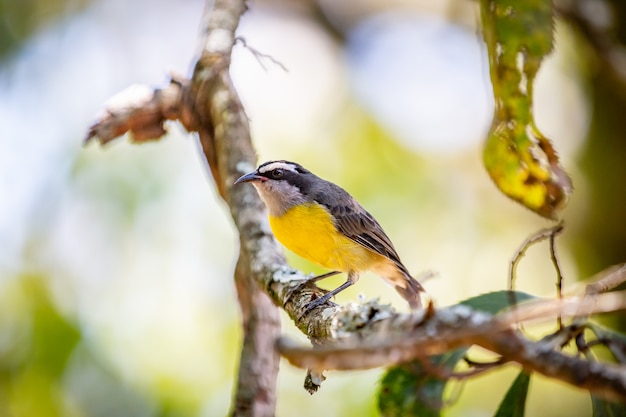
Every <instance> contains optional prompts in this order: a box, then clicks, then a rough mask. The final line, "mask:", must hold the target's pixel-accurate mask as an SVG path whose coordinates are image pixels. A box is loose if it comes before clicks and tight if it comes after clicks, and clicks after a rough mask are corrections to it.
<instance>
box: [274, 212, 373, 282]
mask: <svg viewBox="0 0 626 417" xmlns="http://www.w3.org/2000/svg"><path fill="white" fill-rule="evenodd" d="M270 226H271V227H272V231H273V232H274V235H275V236H276V238H277V239H278V241H279V242H280V243H282V244H283V245H284V246H285V247H286V248H287V249H289V250H291V251H292V252H295V253H296V254H297V255H299V256H301V257H303V258H305V259H307V260H309V261H311V262H313V263H316V264H318V265H320V266H322V267H324V268H327V269H332V270H337V271H342V272H347V271H356V272H359V271H365V270H368V269H370V267H371V266H372V264H373V263H377V261H379V260H380V258H381V256H380V255H378V254H376V253H374V252H372V251H370V250H368V249H366V248H365V247H363V246H361V245H359V244H358V243H356V242H354V241H352V240H350V239H348V238H347V237H345V236H344V235H343V234H341V233H340V232H338V231H337V229H336V228H335V225H334V222H333V219H332V216H331V215H330V213H329V212H328V210H326V208H324V206H322V205H320V204H317V203H313V204H304V205H300V206H295V207H292V208H291V209H289V210H288V211H287V212H286V213H285V214H283V215H282V216H270Z"/></svg>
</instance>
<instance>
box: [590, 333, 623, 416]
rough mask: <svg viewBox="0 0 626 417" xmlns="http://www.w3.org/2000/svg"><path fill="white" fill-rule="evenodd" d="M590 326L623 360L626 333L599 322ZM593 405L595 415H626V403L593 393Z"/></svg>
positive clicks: (619, 358)
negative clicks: (615, 401)
mask: <svg viewBox="0 0 626 417" xmlns="http://www.w3.org/2000/svg"><path fill="white" fill-rule="evenodd" d="M588 325H589V328H590V329H591V330H592V331H593V333H595V335H596V337H598V338H599V339H603V340H605V341H611V342H610V351H611V352H612V353H613V355H614V356H615V357H616V359H617V361H618V362H619V361H622V360H623V359H624V357H626V335H624V334H623V333H619V332H616V331H614V330H612V329H608V328H606V327H604V326H601V325H599V324H597V323H588ZM591 407H592V410H593V417H618V416H626V404H618V403H613V402H610V401H607V400H605V399H604V398H600V397H597V396H595V395H593V394H592V395H591Z"/></svg>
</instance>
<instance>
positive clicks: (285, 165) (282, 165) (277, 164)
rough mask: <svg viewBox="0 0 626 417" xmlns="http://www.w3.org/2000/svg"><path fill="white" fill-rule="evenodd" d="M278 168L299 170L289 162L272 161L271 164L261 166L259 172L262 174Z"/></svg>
mask: <svg viewBox="0 0 626 417" xmlns="http://www.w3.org/2000/svg"><path fill="white" fill-rule="evenodd" d="M276 168H282V169H288V170H289V171H293V172H298V171H296V166H295V165H293V164H289V163H285V162H272V163H269V164H267V165H264V166H262V167H261V168H259V172H260V173H261V174H264V173H266V172H270V171H273V170H275V169H276Z"/></svg>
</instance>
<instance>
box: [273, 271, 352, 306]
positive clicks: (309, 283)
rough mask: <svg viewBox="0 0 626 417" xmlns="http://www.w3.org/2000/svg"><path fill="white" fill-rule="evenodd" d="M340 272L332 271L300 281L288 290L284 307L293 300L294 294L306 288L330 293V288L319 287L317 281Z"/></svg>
mask: <svg viewBox="0 0 626 417" xmlns="http://www.w3.org/2000/svg"><path fill="white" fill-rule="evenodd" d="M339 273H340V272H339V271H332V272H327V273H325V274H322V275H317V276H314V277H311V278H307V279H305V280H303V281H302V282H301V283H299V284H298V285H296V286H295V287H293V288H292V289H290V290H289V292H287V295H286V296H285V302H284V303H283V308H284V307H285V306H286V305H287V304H288V303H289V302H290V301H291V298H292V297H293V296H294V294H297V293H299V292H300V291H302V290H303V289H305V288H312V289H316V290H319V291H322V292H323V293H324V295H326V294H327V293H328V290H325V289H323V288H320V287H318V286H317V285H315V283H316V282H317V281H321V280H322V279H324V278H328V277H331V276H333V275H337V274H339Z"/></svg>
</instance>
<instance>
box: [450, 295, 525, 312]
mask: <svg viewBox="0 0 626 417" xmlns="http://www.w3.org/2000/svg"><path fill="white" fill-rule="evenodd" d="M535 298H536V297H535V296H533V295H530V294H527V293H525V292H521V291H506V290H503V291H494V292H489V293H485V294H481V295H478V296H476V297H472V298H468V299H467V300H465V301H461V302H460V303H459V304H463V305H466V306H469V307H472V308H473V309H474V310H478V311H482V312H484V313H489V314H497V313H499V312H501V311H502V310H506V309H508V308H509V307H512V306H514V305H516V304H519V303H521V302H524V301H528V300H532V299H535Z"/></svg>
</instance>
